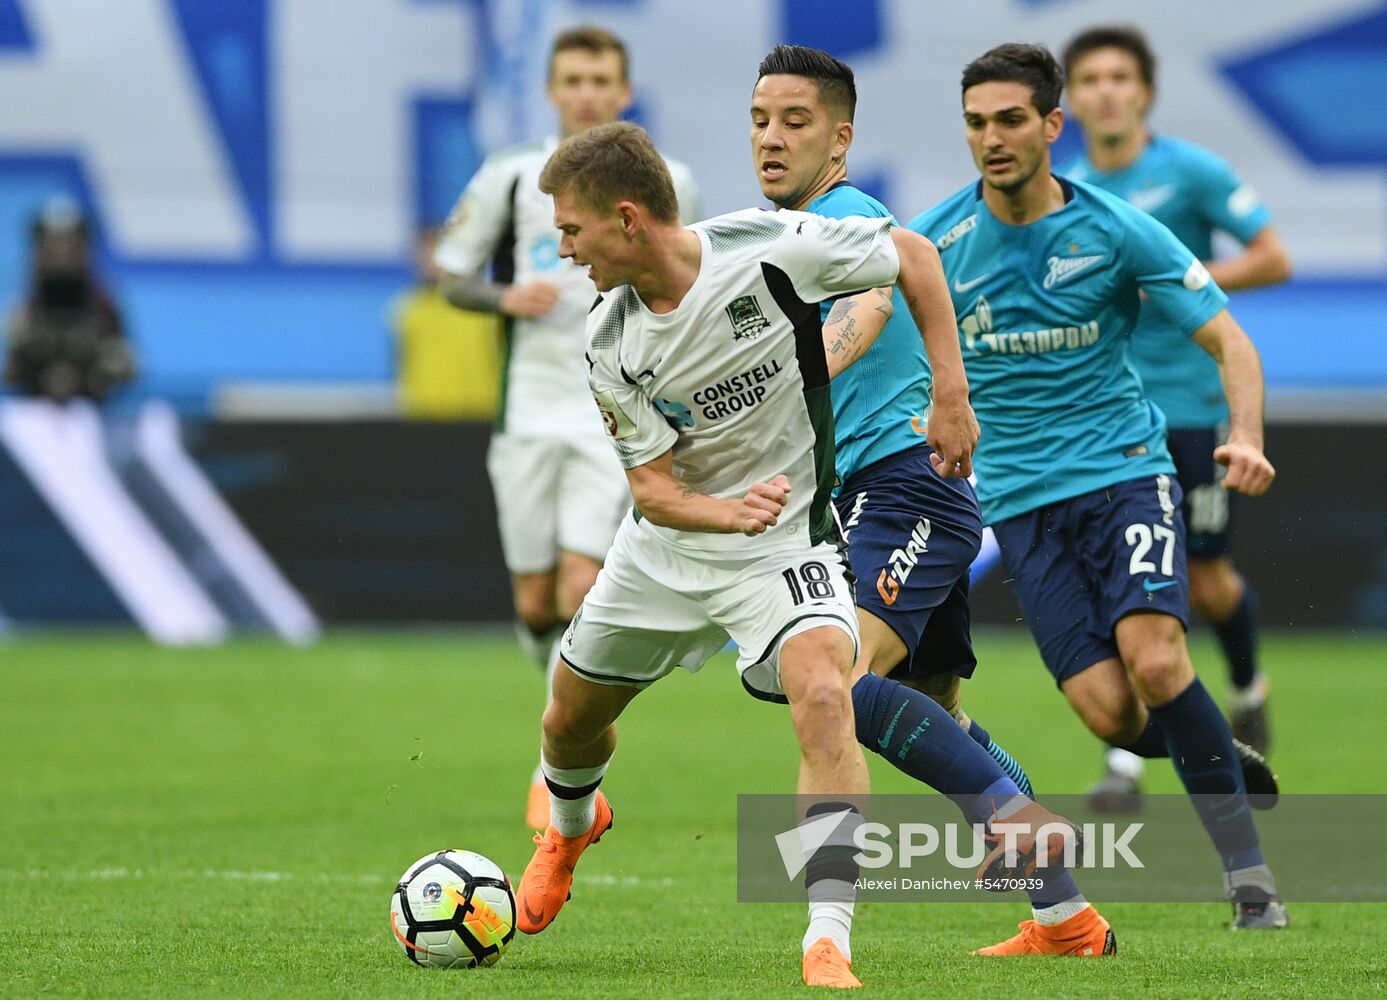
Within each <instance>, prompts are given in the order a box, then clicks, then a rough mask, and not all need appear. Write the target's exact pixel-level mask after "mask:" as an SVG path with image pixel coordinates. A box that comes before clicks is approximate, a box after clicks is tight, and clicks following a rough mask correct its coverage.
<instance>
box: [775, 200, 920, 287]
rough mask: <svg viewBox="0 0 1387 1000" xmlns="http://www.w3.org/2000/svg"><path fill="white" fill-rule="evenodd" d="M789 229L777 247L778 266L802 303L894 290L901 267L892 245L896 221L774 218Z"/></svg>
mask: <svg viewBox="0 0 1387 1000" xmlns="http://www.w3.org/2000/svg"><path fill="white" fill-rule="evenodd" d="M776 214H777V216H778V217H779V218H781V219H784V220H785V221H786V222H787V223H788V225H787V226H786V228H785V232H784V233H783V234H782V235H781V236H780V238H779V239H778V240H777V241H776V248H775V256H776V258H777V263H779V264H780V265H781V266H782V267H783V268H784V269H785V273H786V274H788V275H789V276H790V280H791V281H792V282H794V286H795V292H796V293H797V294H798V295H799V297H800V298H801V299H803V300H804V301H805V302H822V301H823V300H824V299H830V298H833V297H834V296H835V295H849V294H853V293H855V292H865V291H867V290H868V289H869V288H880V287H883V286H886V285H894V284H895V283H896V278H897V277H898V276H899V275H900V270H901V261H900V257H899V256H898V255H897V253H896V244H895V243H894V242H893V241H892V240H891V229H892V227H893V226H894V225H895V220H894V219H891V218H890V217H885V218H874V219H872V218H860V217H853V218H849V219H826V218H824V217H823V216H820V215H813V214H810V213H808V212H788V211H782V212H778V213H776Z"/></svg>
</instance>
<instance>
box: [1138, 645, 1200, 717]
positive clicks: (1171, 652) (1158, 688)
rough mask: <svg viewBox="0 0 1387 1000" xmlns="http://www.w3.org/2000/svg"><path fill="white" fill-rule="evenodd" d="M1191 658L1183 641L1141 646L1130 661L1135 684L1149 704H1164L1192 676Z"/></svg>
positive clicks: (1184, 685)
mask: <svg viewBox="0 0 1387 1000" xmlns="http://www.w3.org/2000/svg"><path fill="white" fill-rule="evenodd" d="M1187 664H1188V659H1187V657H1186V656H1185V655H1184V654H1183V650H1182V649H1181V648H1180V646H1179V644H1177V643H1171V642H1151V643H1147V644H1145V645H1143V646H1141V647H1140V648H1138V649H1137V650H1136V652H1135V654H1134V655H1132V656H1131V658H1130V659H1129V661H1128V663H1127V670H1128V672H1129V673H1130V674H1131V677H1132V684H1133V686H1135V687H1136V689H1137V692H1138V693H1139V694H1140V695H1141V697H1142V700H1143V701H1146V702H1147V703H1149V704H1157V705H1160V704H1164V703H1165V702H1167V701H1170V700H1171V699H1172V698H1174V697H1175V696H1176V695H1178V694H1179V693H1180V692H1181V691H1183V690H1184V689H1185V688H1186V687H1187V686H1188V685H1189V682H1190V680H1191V677H1192V675H1191V673H1190V670H1189V668H1188V666H1187Z"/></svg>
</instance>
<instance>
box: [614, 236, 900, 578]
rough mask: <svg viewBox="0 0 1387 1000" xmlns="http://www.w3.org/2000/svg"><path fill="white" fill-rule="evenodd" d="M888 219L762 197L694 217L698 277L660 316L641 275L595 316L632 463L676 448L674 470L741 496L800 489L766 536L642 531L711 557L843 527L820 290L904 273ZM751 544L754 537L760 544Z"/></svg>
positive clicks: (865, 285) (620, 452) (624, 460)
mask: <svg viewBox="0 0 1387 1000" xmlns="http://www.w3.org/2000/svg"><path fill="white" fill-rule="evenodd" d="M891 225H892V222H891V220H890V219H889V218H886V219H866V218H854V219H841V220H838V219H826V218H823V217H821V216H817V215H809V214H806V213H803V212H786V211H782V212H766V211H761V210H759V209H751V210H748V211H743V212H735V213H732V214H730V215H721V216H718V217H717V218H714V219H709V220H708V221H706V222H701V223H699V224H698V225H695V226H692V227H691V228H692V230H693V231H694V232H695V233H697V234H698V238H699V240H700V242H701V243H702V245H703V256H702V259H701V261H700V264H699V273H698V278H697V279H696V280H695V281H694V284H693V287H691V288H690V289H689V291H688V292H687V293H686V294H685V296H684V298H683V300H682V301H681V302H680V303H679V305H678V307H676V308H675V309H674V310H673V311H671V312H669V313H666V314H663V315H658V314H656V313H652V312H651V311H650V310H649V309H647V308H646V307H645V304H644V303H643V302H641V300H640V297H639V296H638V295H637V294H636V292H635V289H634V288H632V287H631V286H630V285H622V286H620V287H619V288H615V289H613V290H612V291H610V292H608V293H607V294H605V295H604V296H603V297H602V298H601V299H600V300H599V301H598V304H597V305H596V306H595V307H594V308H593V311H592V312H591V314H589V316H588V323H587V327H588V366H589V369H590V370H589V372H588V381H589V383H590V384H591V386H592V392H593V396H594V397H595V398H596V400H597V407H598V409H599V410H600V411H601V413H602V419H603V423H604V424H605V426H606V430H607V434H608V436H609V437H610V438H611V441H612V445H613V447H614V448H615V449H616V453H617V457H618V458H619V459H620V460H621V464H622V466H623V467H625V468H627V469H632V468H635V467H636V466H638V465H643V464H644V463H646V462H649V461H651V460H652V459H654V458H657V457H659V456H660V455H662V454H663V453H664V452H665V451H667V450H669V449H671V448H672V449H673V450H674V454H673V460H674V474H675V475H676V476H677V477H679V479H680V480H682V481H683V482H685V483H687V484H688V485H689V486H692V487H693V488H694V489H696V490H698V491H699V492H701V493H704V494H707V495H709V496H713V497H722V498H727V497H742V496H745V495H746V492H747V490H748V489H749V488H750V487H751V485H752V484H753V483H757V482H768V481H769V480H771V479H773V478H774V477H775V476H777V475H779V474H780V473H784V474H785V475H786V476H788V477H789V480H790V487H791V492H790V498H789V502H788V504H787V505H786V507H785V510H784V511H783V512H782V513H781V515H780V519H779V523H777V524H776V526H775V527H773V528H770V529H769V530H767V531H766V532H765V534H763V535H761V536H759V537H758V538H756V539H749V538H747V537H745V536H743V535H721V534H710V533H705V532H686V531H675V530H673V529H669V528H661V527H657V526H655V525H652V524H650V523H649V522H648V521H642V522H641V525H640V527H641V529H642V530H643V531H645V532H647V533H651V534H653V535H654V536H656V537H658V538H660V539H662V540H663V541H665V542H667V543H669V544H672V545H674V546H676V547H678V548H679V549H681V550H682V551H685V552H687V553H688V554H690V555H695V556H700V557H703V558H712V559H728V558H733V557H738V558H746V557H747V555H748V554H750V553H751V552H754V553H755V554H756V555H758V556H760V555H764V554H765V553H766V552H767V551H769V550H770V549H771V548H773V547H776V546H782V547H785V548H804V547H806V546H808V545H810V544H813V543H816V542H818V541H820V540H822V539H824V538H826V537H830V536H831V534H832V532H833V522H832V517H833V514H832V510H831V507H830V504H829V493H830V492H831V491H832V489H833V482H834V474H833V406H832V401H831V399H830V397H829V387H828V363H827V361H826V360H825V356H824V346H823V326H822V322H821V313H820V309H819V303H820V302H821V301H822V300H824V299H827V298H831V297H833V296H836V295H843V294H850V293H855V292H861V291H865V290H867V289H869V288H876V287H879V286H883V285H892V284H894V283H895V281H896V276H897V272H898V271H899V269H900V261H899V258H898V257H897V255H896V248H895V245H894V244H893V243H892V241H891V235H890V234H891ZM749 547H750V548H749Z"/></svg>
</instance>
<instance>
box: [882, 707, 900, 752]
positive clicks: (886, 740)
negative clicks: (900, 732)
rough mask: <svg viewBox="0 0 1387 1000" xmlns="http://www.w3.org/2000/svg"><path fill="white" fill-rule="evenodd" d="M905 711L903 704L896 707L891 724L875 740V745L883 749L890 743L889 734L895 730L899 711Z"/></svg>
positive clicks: (898, 719) (898, 720)
mask: <svg viewBox="0 0 1387 1000" xmlns="http://www.w3.org/2000/svg"><path fill="white" fill-rule="evenodd" d="M904 711H905V705H904V704H902V705H901V707H900V708H898V709H896V714H895V715H893V716H892V717H891V725H889V726H887V727H886V735H885V736H882V737H881V738H879V739H878V740H877V746H879V747H881V749H883V750H885V749H886V748H887V747H889V746H890V745H891V734H892V733H894V732H895V731H896V723H897V722H900V721H901V713H902V712H904Z"/></svg>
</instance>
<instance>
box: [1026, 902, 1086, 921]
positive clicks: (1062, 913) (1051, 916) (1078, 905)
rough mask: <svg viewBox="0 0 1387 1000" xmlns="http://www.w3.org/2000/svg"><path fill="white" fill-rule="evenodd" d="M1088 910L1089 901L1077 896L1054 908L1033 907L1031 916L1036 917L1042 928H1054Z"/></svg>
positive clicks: (1057, 904)
mask: <svg viewBox="0 0 1387 1000" xmlns="http://www.w3.org/2000/svg"><path fill="white" fill-rule="evenodd" d="M1087 909H1088V900H1086V899H1084V897H1083V896H1075V897H1074V898H1072V899H1066V900H1065V901H1064V902H1063V903H1056V904H1055V905H1054V906H1047V907H1045V908H1044V909H1043V910H1037V909H1036V908H1035V907H1034V906H1032V907H1031V915H1032V916H1034V917H1035V922H1036V923H1038V924H1040V926H1042V927H1053V926H1055V924H1062V923H1064V921H1066V920H1068V919H1069V918H1070V917H1072V916H1074V915H1075V914H1076V913H1082V912H1083V911H1084V910H1087Z"/></svg>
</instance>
